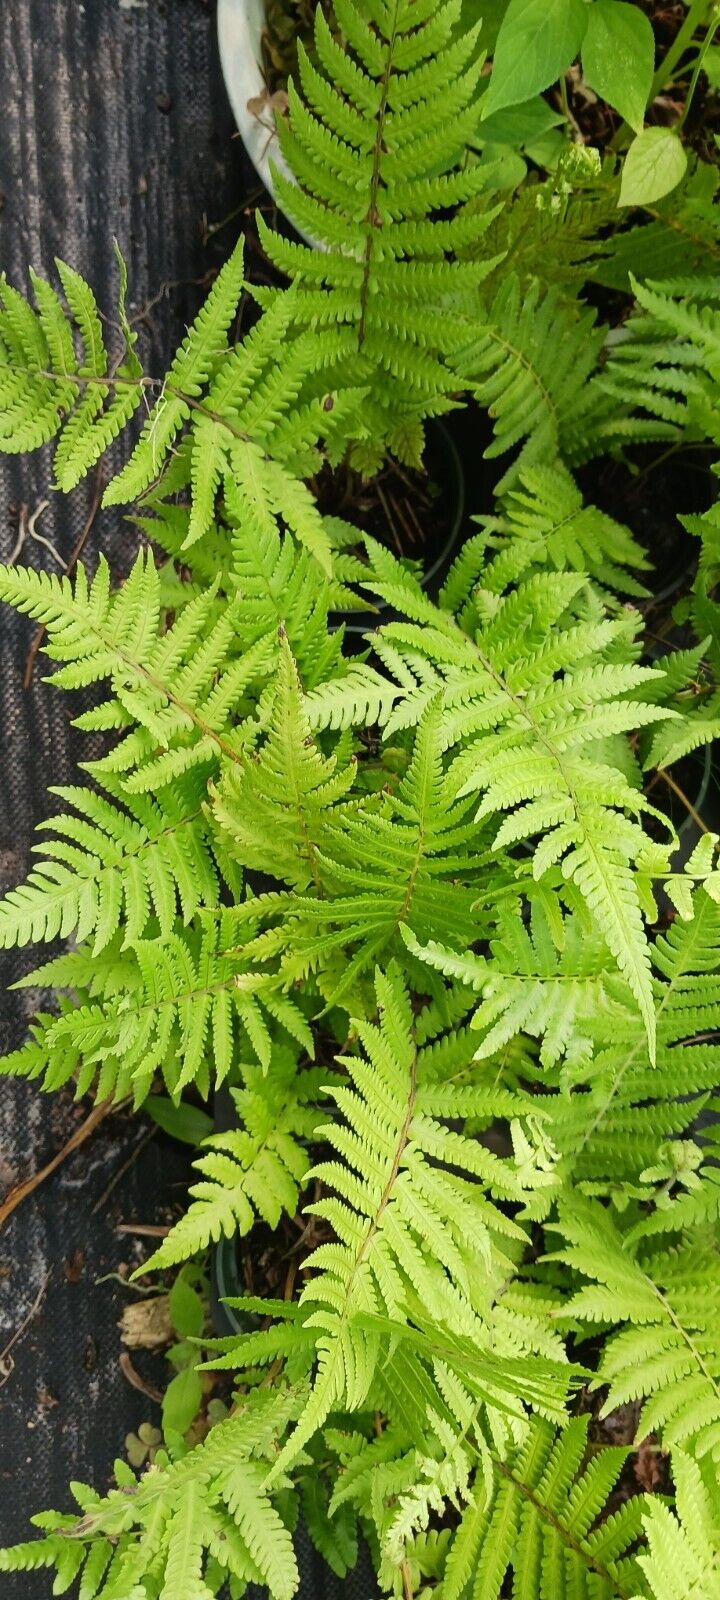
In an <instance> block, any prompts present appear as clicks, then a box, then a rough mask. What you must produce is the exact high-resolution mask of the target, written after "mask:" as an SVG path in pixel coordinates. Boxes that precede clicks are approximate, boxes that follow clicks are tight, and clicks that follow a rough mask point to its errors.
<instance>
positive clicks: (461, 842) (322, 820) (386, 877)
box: [239, 696, 512, 1004]
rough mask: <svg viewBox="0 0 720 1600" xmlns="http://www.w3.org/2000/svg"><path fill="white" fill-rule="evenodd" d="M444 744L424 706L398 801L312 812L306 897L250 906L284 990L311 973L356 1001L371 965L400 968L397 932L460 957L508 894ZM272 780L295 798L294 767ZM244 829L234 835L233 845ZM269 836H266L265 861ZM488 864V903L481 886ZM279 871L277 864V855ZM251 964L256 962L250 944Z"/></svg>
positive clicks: (508, 875)
mask: <svg viewBox="0 0 720 1600" xmlns="http://www.w3.org/2000/svg"><path fill="white" fill-rule="evenodd" d="M312 699H313V697H312V696H308V697H307V701H306V703H305V704H306V707H308V706H309V705H310V703H311V702H312ZM442 744H443V726H442V718H441V714H440V710H439V707H438V706H437V705H431V706H429V707H428V709H427V711H426V713H425V714H424V716H423V717H422V718H421V720H420V723H419V725H418V729H417V733H416V737H415V742H414V749H413V754H412V758H411V760H410V764H409V766H408V769H407V772H406V773H405V776H404V777H403V779H402V780H401V781H400V783H399V784H398V786H397V789H396V790H395V792H394V793H388V794H387V795H386V796H385V797H384V798H381V797H380V798H376V797H371V798H369V799H367V800H365V802H364V803H363V802H362V801H361V800H357V801H354V802H353V803H352V804H347V805H343V804H340V805H337V804H335V805H333V807H332V808H331V807H329V806H328V807H325V808H324V809H323V810H321V811H318V813H317V818H316V821H315V822H313V823H312V827H311V829H310V831H309V832H308V831H306V836H305V839H304V842H302V849H301V851H300V853H299V854H296V862H297V865H296V872H297V873H298V874H300V873H302V875H303V877H304V878H305V881H306V882H307V883H308V892H306V893H304V894H300V893H295V894H280V895H276V896H266V897H262V898H261V899H260V900H259V901H258V904H257V910H258V911H259V913H260V914H262V913H263V912H265V914H266V917H267V918H272V921H273V923H274V924H275V926H273V927H270V928H269V929H268V932H267V933H266V934H265V935H264V936H261V938H260V940H259V941H258V946H257V954H258V955H261V956H262V957H263V958H264V959H268V958H269V957H271V956H273V957H275V956H277V957H278V958H279V969H278V970H279V973H280V975H281V977H282V979H283V981H284V982H285V983H291V982H296V981H297V980H298V979H299V978H303V977H305V976H307V975H308V974H310V973H315V975H316V980H317V982H318V984H319V987H320V989H321V992H322V993H323V994H324V995H325V996H326V998H327V1000H328V1003H331V1004H335V1003H338V1002H339V1001H341V1000H342V1001H343V1003H345V1004H347V1003H349V1004H355V1003H357V1002H358V998H359V997H358V994H357V990H356V986H357V984H358V981H359V980H360V979H361V978H362V976H363V975H364V974H366V973H368V972H369V971H371V970H372V967H373V965H374V964H375V963H376V962H378V961H380V960H385V959H388V958H389V957H390V956H391V955H392V956H395V957H397V958H400V959H403V960H405V961H407V956H406V951H405V946H404V944H403V942H402V938H401V933H402V930H403V929H405V928H407V929H409V930H410V931H411V932H412V933H414V934H415V935H416V937H417V938H418V939H420V940H426V939H433V938H439V937H441V936H444V937H445V939H447V940H448V941H453V942H454V943H455V944H456V946H457V948H458V949H459V950H462V949H464V948H466V947H467V945H468V944H471V943H472V942H473V941H474V940H475V939H477V938H479V937H481V935H482V933H483V932H484V931H486V930H487V928H488V926H489V919H492V916H493V913H494V911H495V908H496V906H497V904H498V901H499V899H500V898H501V896H502V894H503V892H504V891H507V892H510V884H511V882H512V872H511V869H510V870H508V871H505V870H504V869H503V864H502V861H500V862H498V861H497V860H496V859H495V858H491V855H490V852H489V842H490V841H489V837H488V834H487V832H486V831H485V832H484V831H483V830H482V829H481V828H479V827H478V826H477V825H476V824H475V823H474V822H473V820H472V816H471V811H470V806H469V804H468V803H466V802H465V801H458V800H457V799H456V798H455V795H454V792H453V788H452V785H451V784H450V783H449V781H448V775H447V771H446V763H445V762H444V760H443V752H442ZM323 770H324V769H323ZM278 782H279V783H280V785H281V787H282V785H283V784H284V786H285V790H286V793H288V794H291V793H292V792H293V775H292V766H290V768H289V769H288V770H287V771H285V769H284V767H282V766H280V765H278ZM327 782H329V783H330V788H329V790H328V789H327V787H326V789H325V791H324V795H325V797H329V798H331V799H332V798H333V797H334V795H335V789H336V780H335V778H334V776H331V777H330V778H329V779H328V780H326V784H327ZM321 794H322V791H321ZM311 821H312V819H311ZM247 827H248V825H247V824H245V826H244V827H243V825H241V826H240V830H239V837H240V840H241V842H242V838H243V834H244V833H247ZM313 829H314V830H315V831H314V832H313ZM276 832H277V830H270V831H269V832H268V833H267V836H266V837H267V847H266V848H267V850H268V852H272V849H273V843H274V840H275V834H276ZM308 845H312V851H313V854H312V861H311V867H312V871H311V873H310V874H309V873H308V870H307V868H306V866H305V864H304V863H305V860H306V858H307V849H308ZM241 859H242V857H241ZM491 859H493V867H494V870H495V873H496V876H495V878H494V880H493V881H494V888H493V895H492V904H490V903H489V901H488V900H487V897H486V896H485V893H484V889H483V875H484V873H485V872H486V870H487V867H488V865H489V863H490V860H491ZM249 864H250V863H249ZM277 864H278V868H280V867H282V858H281V857H278V861H277ZM310 878H311V879H312V881H309V879H310ZM250 909H251V910H252V908H250ZM247 956H248V959H250V960H253V959H255V958H256V950H255V948H254V947H253V946H252V945H250V946H249V947H248V951H247Z"/></svg>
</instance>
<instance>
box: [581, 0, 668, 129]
mask: <svg viewBox="0 0 720 1600" xmlns="http://www.w3.org/2000/svg"><path fill="white" fill-rule="evenodd" d="M582 67H583V72H584V74H585V79H586V81H587V83H588V84H589V85H590V88H591V89H594V90H595V93H596V94H598V95H599V96H600V98H601V99H602V100H607V103H608V105H610V106H612V107H613V108H614V110H615V111H619V112H620V115H621V117H624V119H625V121H626V122H629V124H630V127H631V128H634V130H635V132H636V133H639V132H640V129H641V128H642V125H643V120H644V117H645V108H646V106H647V103H648V100H649V98H650V90H651V88H652V80H653V70H654V67H655V39H654V35H653V31H652V28H651V26H650V23H649V21H648V19H647V17H646V16H645V13H644V12H643V11H640V10H639V9H638V7H637V6H631V5H627V4H626V3H625V0H594V4H593V5H591V6H590V10H589V15H588V25H587V33H586V34H585V38H584V40H583V47H582Z"/></svg>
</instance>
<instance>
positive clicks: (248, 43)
mask: <svg viewBox="0 0 720 1600" xmlns="http://www.w3.org/2000/svg"><path fill="white" fill-rule="evenodd" d="M264 28H265V0H218V8H217V29H218V45H219V49H220V65H221V67H222V73H223V78H224V79H225V88H226V89H227V96H228V100H229V101H230V105H231V107H232V113H233V116H234V118H235V121H236V123H237V129H238V133H239V134H240V138H241V139H242V142H243V144H244V146H245V149H246V150H247V153H248V155H249V157H250V160H251V161H252V164H253V166H254V168H255V171H256V172H257V175H258V177H259V178H260V180H261V182H262V183H263V184H264V185H265V188H266V189H267V191H268V193H269V194H271V195H272V197H273V199H275V186H274V184H273V175H272V166H273V165H274V166H275V167H277V168H278V171H280V172H282V173H283V175H284V176H285V177H286V178H290V179H291V180H292V173H291V171H290V169H289V167H288V165H287V162H286V161H285V159H284V157H283V155H282V152H281V150H280V145H279V143H278V136H277V129H276V127H275V111H274V107H273V106H272V104H271V101H270V96H269V93H268V87H267V83H266V81H265V69H264V65H263V53H262V36H263V31H264ZM294 226H295V224H294V223H293V227H294ZM296 232H299V233H300V234H301V237H302V238H304V239H305V240H306V242H307V244H314V240H313V239H310V238H308V236H307V234H304V233H302V230H301V229H296Z"/></svg>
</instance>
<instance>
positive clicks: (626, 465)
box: [577, 444, 717, 636]
mask: <svg viewBox="0 0 720 1600" xmlns="http://www.w3.org/2000/svg"><path fill="white" fill-rule="evenodd" d="M710 459H711V457H710V456H709V455H708V453H707V452H706V451H705V450H699V449H698V450H694V449H692V448H691V447H685V448H683V449H679V450H670V451H668V450H666V449H663V447H662V446H660V445H657V444H656V445H644V446H641V447H638V448H635V449H634V450H633V452H632V457H630V455H628V457H627V458H625V459H620V458H618V459H616V460H613V459H612V458H603V459H602V460H598V461H591V462H589V463H588V465H587V466H586V467H583V468H581V470H580V471H579V472H578V473H577V480H578V483H579V485H580V487H581V489H582V490H583V493H584V495H585V498H586V500H587V501H588V502H589V503H591V504H594V505H596V506H598V507H599V508H600V510H601V511H604V512H605V513H606V514H607V515H608V516H611V517H614V518H615V519H616V521H617V522H623V523H625V525H626V526H627V527H628V528H629V529H630V531H631V533H633V534H634V535H635V538H636V539H637V540H638V543H639V544H641V545H642V546H643V548H644V550H645V551H646V552H647V555H648V557H649V559H650V561H651V562H652V563H653V571H652V572H651V573H648V574H647V575H646V577H645V579H644V581H645V583H646V585H647V587H648V588H649V589H651V590H652V597H651V599H650V600H648V601H646V602H644V603H643V604H642V607H641V609H642V610H643V611H644V612H645V614H646V618H647V621H648V625H649V626H650V630H651V634H652V633H656V632H658V631H659V627H658V625H659V624H665V626H663V627H662V633H661V636H664V634H665V633H666V631H667V625H669V623H670V622H671V611H672V607H673V605H674V604H675V601H676V599H678V598H679V596H680V594H681V593H682V592H683V591H684V590H686V589H687V588H688V587H689V585H690V582H691V580H692V576H693V574H694V571H695V568H696V565H697V557H698V551H699V543H698V540H697V539H696V538H695V537H694V536H693V534H691V533H688V531H687V529H686V528H684V527H683V525H682V523H681V522H680V520H679V519H680V516H684V515H686V514H688V515H690V514H692V515H696V516H697V515H700V514H701V513H702V512H703V511H707V510H708V507H709V506H711V505H712V503H713V501H714V499H715V498H716V492H717V479H716V478H715V477H714V476H713V474H712V473H711V472H710V470H709V463H710Z"/></svg>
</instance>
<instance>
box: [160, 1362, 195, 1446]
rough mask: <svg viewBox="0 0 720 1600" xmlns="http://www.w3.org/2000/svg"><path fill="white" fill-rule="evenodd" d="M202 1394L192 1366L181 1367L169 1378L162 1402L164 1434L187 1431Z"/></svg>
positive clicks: (193, 1418)
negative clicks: (180, 1369) (179, 1370)
mask: <svg viewBox="0 0 720 1600" xmlns="http://www.w3.org/2000/svg"><path fill="white" fill-rule="evenodd" d="M202 1394H203V1391H202V1383H201V1381H200V1378H199V1376H198V1373H197V1372H196V1370H195V1368H194V1367H183V1369H182V1371H181V1372H177V1373H176V1374H175V1377H174V1378H171V1379H170V1382H169V1384H168V1386H167V1389H166V1390H165V1394H164V1396H163V1403H162V1419H163V1430H164V1432H165V1433H166V1434H171V1433H180V1434H183V1433H187V1430H188V1428H189V1427H190V1425H191V1423H192V1422H194V1420H195V1417H196V1416H197V1413H198V1411H199V1409H200V1405H201V1403H202Z"/></svg>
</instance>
